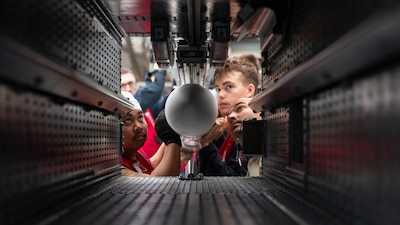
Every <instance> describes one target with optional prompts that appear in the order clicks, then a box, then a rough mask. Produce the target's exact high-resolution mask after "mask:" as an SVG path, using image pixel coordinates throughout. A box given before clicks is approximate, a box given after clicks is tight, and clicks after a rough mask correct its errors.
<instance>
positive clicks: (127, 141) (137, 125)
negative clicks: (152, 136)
mask: <svg viewBox="0 0 400 225" xmlns="http://www.w3.org/2000/svg"><path fill="white" fill-rule="evenodd" d="M122 124H123V132H124V151H126V152H132V151H137V150H139V148H141V147H142V146H143V145H144V142H145V141H146V138H147V123H146V120H145V118H144V113H143V111H142V110H139V109H134V110H132V111H131V112H129V113H127V114H126V115H124V116H123V117H122Z"/></svg>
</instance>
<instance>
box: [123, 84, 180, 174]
mask: <svg viewBox="0 0 400 225" xmlns="http://www.w3.org/2000/svg"><path fill="white" fill-rule="evenodd" d="M122 93H123V95H124V96H125V97H127V98H128V100H129V101H131V102H132V103H133V105H134V106H135V108H134V109H133V110H132V111H130V112H128V113H127V114H126V115H124V116H123V117H122V126H123V135H124V145H123V149H124V151H123V153H122V159H121V164H122V175H123V176H133V177H136V176H177V175H179V172H180V149H181V139H180V136H179V135H178V134H177V133H175V132H174V131H173V130H172V129H171V127H170V126H169V125H168V123H167V121H166V118H165V114H164V111H162V112H161V113H160V115H159V116H158V117H157V119H156V121H155V129H156V131H157V134H158V136H159V138H160V139H161V140H162V141H163V142H164V143H163V144H162V145H161V146H160V148H159V149H158V151H157V153H156V154H155V155H154V156H153V157H151V158H148V157H147V156H145V155H143V154H142V153H141V152H139V151H138V150H139V149H140V148H141V147H142V146H143V145H144V143H145V141H146V139H147V123H146V120H145V118H144V112H143V111H142V109H141V107H140V104H139V103H138V101H137V100H136V99H135V98H134V97H133V96H132V94H131V93H129V92H128V93H127V92H122Z"/></svg>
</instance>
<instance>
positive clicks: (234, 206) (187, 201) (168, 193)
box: [40, 177, 338, 225]
mask: <svg viewBox="0 0 400 225" xmlns="http://www.w3.org/2000/svg"><path fill="white" fill-rule="evenodd" d="M280 202H284V203H285V205H284V204H281V203H280ZM40 222H42V224H171V225H172V224H193V225H194V224H243V225H252V224H282V225H283V224H285V225H286V224H287V225H289V224H337V223H338V221H335V220H334V219H332V218H330V219H329V218H328V217H326V215H322V214H321V212H319V211H318V210H315V209H313V208H312V207H310V206H307V205H306V204H303V203H302V202H301V201H299V200H297V199H296V198H293V197H291V196H290V195H287V194H285V192H284V191H283V190H280V189H277V188H276V187H274V186H273V185H272V184H271V183H269V182H268V181H267V180H264V179H262V178H238V177H236V178H235V177H205V178H204V179H203V180H195V181H181V180H179V179H178V177H164V178H160V177H159V178H127V177H121V178H119V179H115V180H113V181H112V182H111V183H110V184H109V185H107V186H104V187H102V189H97V192H95V193H91V194H90V195H88V196H87V197H86V198H83V199H82V200H80V201H77V202H75V203H74V204H72V205H71V206H70V207H69V208H64V209H63V210H62V211H60V212H59V213H57V212H56V213H55V214H54V216H52V217H49V218H45V219H43V220H41V221H40Z"/></svg>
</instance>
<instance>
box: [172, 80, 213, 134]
mask: <svg viewBox="0 0 400 225" xmlns="http://www.w3.org/2000/svg"><path fill="white" fill-rule="evenodd" d="M217 115H218V109H217V104H216V101H215V98H214V96H213V95H212V94H211V92H210V91H208V90H207V89H205V88H203V87H202V86H200V85H198V84H184V85H182V86H180V87H178V88H176V89H175V90H174V91H173V92H171V94H170V95H169V97H168V99H167V102H166V103H165V117H166V118H167V121H168V124H169V125H170V126H171V128H172V129H173V130H174V131H175V132H177V133H178V134H180V135H181V136H191V137H200V136H202V135H203V134H205V133H207V132H208V131H209V130H210V128H211V127H212V126H213V125H214V122H215V119H216V118H217Z"/></svg>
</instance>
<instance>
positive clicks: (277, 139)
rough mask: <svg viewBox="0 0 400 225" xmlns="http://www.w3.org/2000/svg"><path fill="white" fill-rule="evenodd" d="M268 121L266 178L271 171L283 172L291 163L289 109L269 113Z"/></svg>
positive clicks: (267, 115) (265, 162) (279, 109)
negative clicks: (289, 154)
mask: <svg viewBox="0 0 400 225" xmlns="http://www.w3.org/2000/svg"><path fill="white" fill-rule="evenodd" d="M265 118H266V119H267V121H268V122H267V137H266V138H267V149H266V155H267V158H266V159H265V160H264V164H263V167H264V169H265V170H266V171H264V172H263V174H265V175H266V176H269V175H270V172H271V171H275V172H277V173H279V172H283V171H284V169H285V167H286V165H287V164H288V163H289V161H288V160H289V158H288V154H287V153H288V151H289V112H288V109H287V108H278V109H276V110H274V111H273V113H271V112H268V114H266V116H265Z"/></svg>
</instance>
